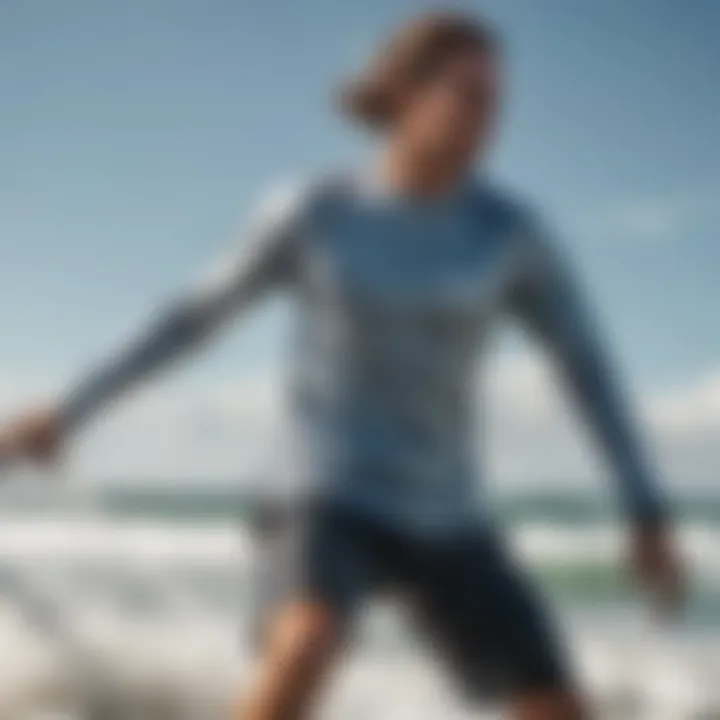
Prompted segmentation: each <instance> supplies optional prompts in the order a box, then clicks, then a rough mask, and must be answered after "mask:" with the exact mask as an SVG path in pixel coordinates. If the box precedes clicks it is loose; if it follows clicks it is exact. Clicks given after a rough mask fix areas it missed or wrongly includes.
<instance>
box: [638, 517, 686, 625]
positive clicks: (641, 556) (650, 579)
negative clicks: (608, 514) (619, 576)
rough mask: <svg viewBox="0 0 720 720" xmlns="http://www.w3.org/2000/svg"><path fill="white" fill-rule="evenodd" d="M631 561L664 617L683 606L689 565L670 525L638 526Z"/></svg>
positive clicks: (643, 586)
mask: <svg viewBox="0 0 720 720" xmlns="http://www.w3.org/2000/svg"><path fill="white" fill-rule="evenodd" d="M631 563H632V571H633V573H634V575H635V578H636V579H637V581H638V582H639V584H640V585H641V587H642V588H643V589H644V590H646V591H647V592H648V594H649V595H650V597H651V599H652V601H653V604H654V607H655V609H656V610H657V611H658V612H659V613H660V615H661V616H663V617H667V616H668V615H672V614H673V613H675V612H677V611H679V610H680V609H681V608H682V605H683V603H684V601H685V596H686V592H687V577H686V568H685V563H684V561H683V558H682V556H681V554H680V552H679V549H678V547H677V540H676V537H675V533H674V532H673V530H672V528H671V527H670V526H669V525H665V524H656V525H652V526H639V527H637V528H635V529H634V531H633V534H632V538H631Z"/></svg>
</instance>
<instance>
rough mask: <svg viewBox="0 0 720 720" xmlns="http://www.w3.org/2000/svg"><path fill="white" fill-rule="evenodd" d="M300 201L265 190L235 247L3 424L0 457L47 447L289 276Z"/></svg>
mask: <svg viewBox="0 0 720 720" xmlns="http://www.w3.org/2000/svg"><path fill="white" fill-rule="evenodd" d="M302 204H303V203H302V202H301V200H300V198H299V197H298V195H297V193H291V192H284V193H280V192H278V193H275V194H274V195H273V196H272V197H270V198H269V199H268V200H267V201H266V202H265V203H263V205H262V207H261V208H260V211H259V212H257V213H256V217H255V219H254V221H253V222H252V223H251V225H250V227H249V228H248V230H247V231H246V232H245V233H243V236H242V237H241V239H240V241H239V243H238V247H237V249H234V250H233V251H232V252H231V253H230V254H229V256H228V257H227V258H226V259H224V260H223V262H221V263H220V264H218V265H217V266H215V267H214V268H212V269H211V272H210V273H208V274H206V275H205V276H204V277H201V279H200V281H199V282H197V283H196V284H195V285H194V286H192V287H190V288H189V289H188V291H187V292H186V293H184V294H183V295H181V296H180V297H178V298H177V299H176V300H175V301H174V302H172V303H169V304H168V305H167V306H166V307H165V308H164V309H163V310H162V311H161V312H159V313H157V314H156V316H155V317H154V319H152V320H151V322H150V323H149V326H148V327H147V328H145V329H144V330H143V331H142V332H140V333H139V334H138V335H137V336H136V338H135V339H134V340H132V341H131V342H129V343H127V344H126V345H124V346H123V347H121V348H119V349H118V350H117V351H116V352H115V353H114V354H112V355H110V357H109V359H108V360H107V361H105V362H104V363H101V364H99V365H98V366H97V367H96V368H95V369H94V370H93V371H91V372H90V373H88V374H87V375H85V376H84V377H82V378H81V379H80V381H79V382H77V383H76V384H75V385H74V386H73V387H72V388H71V389H70V391H69V392H68V394H67V395H66V396H65V397H64V398H62V399H61V400H60V402H59V403H58V404H57V405H56V406H55V407H54V408H51V409H50V410H44V411H42V412H39V413H38V412H34V413H30V414H29V415H28V416H25V417H21V418H20V419H19V420H18V421H16V422H14V423H10V424H9V425H8V426H7V427H6V428H5V430H4V432H3V433H0V459H2V457H3V456H4V457H5V459H12V458H13V457H20V456H23V455H29V456H35V457H42V456H43V455H44V454H51V452H52V450H54V449H55V445H57V444H58V443H59V442H60V440H61V439H64V438H65V437H66V436H67V435H68V434H70V433H71V432H73V431H74V430H76V429H78V428H79V427H80V426H81V425H83V424H84V423H86V422H87V421H88V420H90V419H91V418H92V417H93V416H94V415H95V414H96V413H97V412H98V411H100V410H102V409H103V408H105V407H107V406H108V404H109V403H110V402H111V401H112V400H114V399H115V398H117V397H118V396H119V395H121V394H122V393H123V392H124V391H126V390H128V389H129V388H131V387H133V386H135V385H136V384H137V383H139V382H140V381H142V380H144V379H146V378H147V377H148V376H150V375H151V374H153V373H154V372H156V371H159V370H160V369H162V368H164V367H165V366H166V365H168V364H169V363H170V362H171V361H173V360H175V359H176V358H179V357H181V356H183V355H185V354H187V353H188V352H189V351H190V350H192V349H195V348H197V347H198V346H199V345H200V344H201V343H202V341H203V340H205V339H206V338H208V337H209V336H210V335H211V334H212V333H213V332H215V331H216V330H217V329H218V328H220V327H221V326H222V325H223V323H224V321H226V320H228V319H229V318H231V317H233V316H235V315H236V314H238V313H239V312H241V311H242V310H243V309H244V308H245V307H247V305H248V304H249V303H250V302H251V301H252V300H254V299H255V298H256V297H257V296H258V295H259V294H261V293H262V292H263V291H265V290H268V289H270V288H272V287H273V286H277V285H279V284H281V283H283V282H285V281H287V280H289V279H291V277H292V274H293V268H294V262H295V252H296V243H297V236H298V234H299V232H300V224H301V220H302V218H301V215H302V214H303V213H302V207H301V205H302Z"/></svg>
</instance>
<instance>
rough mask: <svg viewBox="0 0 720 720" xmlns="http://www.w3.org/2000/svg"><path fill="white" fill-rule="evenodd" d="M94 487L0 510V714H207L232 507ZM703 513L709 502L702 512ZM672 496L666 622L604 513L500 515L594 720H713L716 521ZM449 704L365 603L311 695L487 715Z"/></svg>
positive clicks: (337, 705)
mask: <svg viewBox="0 0 720 720" xmlns="http://www.w3.org/2000/svg"><path fill="white" fill-rule="evenodd" d="M232 497H233V498H235V500H234V501H233V502H230V498H231V495H229V494H227V493H225V494H223V493H218V494H213V493H212V492H209V491H205V490H202V491H201V490H193V491H192V492H186V493H182V492H179V491H167V490H166V491H152V492H150V491H148V490H147V489H145V490H142V489H135V490H130V489H126V490H117V489H115V490H113V491H112V492H110V491H108V492H106V493H104V494H103V495H102V497H100V498H99V499H98V502H94V503H92V504H91V506H83V507H82V508H79V507H78V506H77V504H73V503H70V504H68V505H67V506H65V507H58V506H57V504H56V503H55V504H53V503H50V504H46V505H45V506H44V507H39V504H38V503H30V504H27V503H25V504H22V503H18V502H16V501H13V502H10V501H8V502H5V503H1V502H0V643H1V645H0V646H1V647H2V649H3V651H2V660H1V662H2V668H0V670H1V671H0V720H5V719H7V720H30V719H31V718H32V719H36V720H39V719H40V718H46V720H49V718H57V719H59V718H74V719H77V720H80V719H82V720H113V719H114V720H141V719H142V720H155V719H157V720H160V719H165V718H167V719H168V720H169V719H170V718H173V719H176V720H184V719H186V720H200V719H202V720H213V718H225V717H227V716H228V711H229V708H230V707H231V704H232V701H233V698H234V696H235V695H236V693H237V692H238V691H239V690H240V689H241V688H242V687H243V683H244V682H247V679H248V676H249V673H250V672H251V669H252V661H253V656H252V652H251V649H250V647H249V646H248V644H247V643H246V642H245V637H246V633H245V630H246V628H245V627H244V625H245V620H246V619H247V618H246V608H247V603H248V597H249V590H250V583H251V573H250V567H251V564H252V557H253V537H252V533H251V532H250V530H249V528H248V525H247V523H246V512H247V508H246V505H245V504H244V502H241V501H238V500H237V498H236V497H235V496H234V495H233V496H232ZM712 502H714V503H715V504H714V506H713V505H712ZM712 502H711V500H707V499H706V500H705V501H701V502H694V503H691V502H688V503H686V512H685V513H684V515H683V522H682V529H681V537H682V543H683V547H684V549H685V552H686V553H687V555H688V557H689V558H690V563H691V575H692V579H693V581H694V592H693V595H692V597H691V601H690V604H689V607H688V609H687V611H686V612H685V613H684V614H683V616H682V617H681V618H678V619H677V620H676V621H675V622H674V623H673V624H672V625H671V626H668V625H663V624H660V623H658V622H657V621H655V620H654V619H653V617H652V615H651V614H650V613H648V612H647V611H646V609H645V608H644V605H643V604H642V602H641V601H640V598H637V597H635V595H634V594H633V592H632V590H631V588H630V586H629V585H628V583H627V582H626V581H625V577H624V574H623V572H622V570H621V565H620V564H619V558H620V557H621V555H622V550H623V534H622V532H621V530H620V528H619V527H618V526H617V525H616V524H615V523H614V522H613V521H612V519H611V516H610V515H608V514H606V513H604V511H603V510H599V509H597V508H595V509H592V510H588V506H587V504H585V505H583V504H582V503H580V504H579V505H575V506H573V505H572V503H568V501H567V499H564V500H558V502H557V503H555V504H554V505H553V504H552V503H550V502H549V501H548V499H547V498H545V500H544V501H543V502H540V501H535V500H532V499H531V498H529V497H521V498H515V499H514V501H513V502H512V503H507V504H506V505H505V507H504V509H503V512H504V514H505V515H506V518H507V522H508V533H509V536H510V538H511V540H512V543H513V545H514V547H515V549H516V552H517V554H518V557H519V558H520V560H521V562H523V563H524V564H525V565H526V566H527V568H528V571H529V572H532V573H533V574H534V575H535V576H536V578H537V580H538V582H539V583H540V585H541V586H542V588H543V590H544V591H545V592H546V593H547V595H548V596H549V599H550V601H551V606H552V607H553V608H554V612H555V613H556V616H557V621H558V625H559V627H560V629H561V630H562V632H563V634H564V637H565V639H566V641H567V643H568V645H569V648H570V650H571V653H572V657H573V658H574V661H575V664H576V668H577V671H578V674H579V676H580V677H581V678H582V682H583V684H584V687H585V688H586V690H587V692H588V694H589V696H590V697H591V698H592V700H593V703H594V705H595V707H596V708H597V709H598V712H599V713H600V717H604V718H608V720H610V719H612V720H625V719H626V720H632V719H638V720H641V719H645V718H647V719H648V720H671V719H673V720H691V719H693V720H700V719H703V720H709V719H711V718H720V622H719V621H720V527H719V526H718V524H717V522H716V519H715V516H714V513H713V507H715V508H718V509H720V502H716V501H715V500H712ZM494 712H495V713H496V712H497V711H495V710H493V709H490V708H487V709H477V708H475V709H472V708H467V707H463V705H462V703H461V702H460V701H459V700H458V699H457V698H456V696H455V694H454V693H453V691H452V688H451V685H450V684H449V682H448V679H447V678H446V677H445V676H444V674H443V670H442V668H441V667H438V666H436V665H435V663H434V658H433V657H432V655H431V654H428V653H427V652H426V651H425V650H424V649H423V646H422V645H421V644H419V641H418V640H417V639H416V638H415V637H413V635H412V634H411V633H409V632H408V631H407V629H406V628H405V627H404V624H403V617H402V614H401V612H399V611H398V608H395V607H393V606H392V605H390V604H374V605H372V606H371V607H368V609H367V612H366V613H365V615H364V616H363V618H362V620H361V624H360V632H359V635H358V642H357V643H356V645H354V646H353V648H352V652H351V653H349V654H348V655H347V656H346V658H345V660H344V662H343V665H342V668H341V669H340V671H339V672H338V673H337V674H336V675H335V678H334V682H333V683H332V684H331V685H330V689H329V691H328V693H327V695H326V696H325V697H324V698H323V702H322V709H321V717H322V718H327V719H328V720H335V719H337V720H353V719H354V718H357V719H358V720H360V719H361V718H373V720H384V719H386V718H387V720H404V719H405V718H408V720H409V719H411V718H412V719H414V720H424V719H425V718H427V719H428V720H431V719H432V720H434V719H435V718H438V717H443V718H447V719H448V720H453V719H456V718H457V719H460V718H485V717H488V718H490V717H496V716H497V715H494V714H493V713H494Z"/></svg>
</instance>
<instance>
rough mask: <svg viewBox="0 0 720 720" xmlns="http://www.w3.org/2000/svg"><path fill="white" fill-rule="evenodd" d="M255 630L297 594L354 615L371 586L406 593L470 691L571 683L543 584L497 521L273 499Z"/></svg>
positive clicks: (495, 693)
mask: <svg viewBox="0 0 720 720" xmlns="http://www.w3.org/2000/svg"><path fill="white" fill-rule="evenodd" d="M257 538H258V540H259V542H258V553H257V555H256V563H257V570H258V571H259V572H258V575H257V577H256V583H255V588H254V595H255V597H254V603H253V605H254V612H253V613H252V618H251V626H252V634H253V636H254V639H255V640H256V641H257V642H260V641H261V640H262V638H263V636H264V633H265V630H266V629H267V627H268V623H269V622H270V621H271V620H272V617H273V614H274V613H275V612H277V611H278V610H279V609H281V608H282V607H284V606H286V605H287V604H289V603H291V602H293V601H298V600H300V601H302V600H310V601H319V602H321V603H323V604H325V605H327V606H328V607H330V608H331V609H332V611H333V612H334V613H335V614H336V616H338V617H339V618H340V619H341V620H342V621H343V623H344V624H345V627H347V626H348V625H349V624H350V623H351V621H352V619H353V618H354V617H355V615H356V611H357V610H358V609H359V608H360V607H361V605H363V604H364V603H365V601H367V600H368V599H369V598H370V597H371V596H372V595H375V594H378V593H382V594H383V595H385V594H387V593H390V594H391V595H392V594H393V593H397V595H398V597H400V598H402V602H403V608H407V610H408V611H409V613H410V619H411V620H412V621H413V624H416V625H417V628H418V629H419V630H420V631H422V632H423V633H424V634H425V637H426V638H427V639H428V640H429V641H430V642H431V646H432V648H433V650H434V652H435V655H436V656H437V658H438V659H439V660H441V661H442V662H443V664H444V665H445V666H446V667H447V669H448V670H449V671H450V675H451V678H452V679H453V680H455V681H457V683H458V687H459V689H460V691H461V692H462V693H463V694H464V695H466V696H467V697H468V698H469V699H476V700H483V701H488V700H490V701H501V700H503V699H506V698H508V697H510V696H513V695H518V694H524V693H528V692H534V691H561V692H565V691H571V690H572V689H573V688H574V687H575V684H574V682H573V681H572V679H571V677H570V674H569V673H568V668H567V664H566V661H565V653H564V649H563V648H561V646H560V643H559V635H558V633H556V632H555V630H554V628H553V627H552V623H551V621H550V616H549V614H548V613H547V612H546V609H545V607H544V605H543V603H542V600H541V598H540V597H539V595H538V594H537V593H536V592H535V591H534V588H532V587H531V586H530V585H529V584H528V583H527V582H526V580H525V578H524V576H523V574H522V572H520V571H519V570H518V568H517V567H516V565H515V563H514V561H513V559H512V558H511V556H510V554H509V553H508V552H507V550H506V549H505V547H504V546H503V543H502V541H501V539H500V538H499V537H498V536H497V534H496V533H493V532H491V531H488V530H487V529H484V528H480V527H479V528H478V529H477V530H476V531H464V532H463V533H458V534H455V535H453V536H442V537H436V536H433V537H418V536H417V535H408V534H407V533H403V532H401V531H398V530H397V529H395V528H391V527H388V526H387V525H385V524H383V523H382V522H380V521H378V520H377V519H373V518H370V517H367V516H362V515H359V514H357V513H354V512H352V511H350V510H348V509H340V508H337V507H328V506H321V505H316V506H309V505H308V506H301V507H296V508H294V509H292V510H275V511H274V512H273V513H270V514H268V515H266V516H265V517H263V521H262V522H260V523H258V527H257Z"/></svg>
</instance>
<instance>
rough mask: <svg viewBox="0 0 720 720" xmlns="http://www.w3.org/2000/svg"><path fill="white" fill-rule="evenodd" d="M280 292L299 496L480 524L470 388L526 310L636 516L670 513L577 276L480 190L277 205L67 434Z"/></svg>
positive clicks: (309, 189)
mask: <svg viewBox="0 0 720 720" xmlns="http://www.w3.org/2000/svg"><path fill="white" fill-rule="evenodd" d="M277 288H283V289H285V290H287V291H289V292H290V293H291V294H292V295H293V297H294V300H295V302H296V304H297V310H298V313H297V324H296V327H295V343H294V352H293V358H292V359H293V362H292V384H291V391H290V393H289V395H290V398H289V399H290V402H289V417H290V421H291V422H290V423H289V426H288V432H287V436H286V442H285V444H284V446H283V448H282V452H281V453H278V454H279V455H281V456H282V463H281V465H280V467H279V468H278V469H277V475H278V479H282V480H285V481H289V487H291V488H293V490H292V492H300V493H303V494H313V493H323V494H325V495H327V496H331V497H332V498H334V499H336V500H337V501H338V502H343V503H347V504H349V505H351V506H353V507H356V508H357V509H358V510H362V511H364V512H369V513H375V514H378V515H382V516H384V517H385V518H389V519H391V520H393V521H397V522H402V523H409V524H410V525H412V526H413V527H430V526H432V527H442V528H453V527H458V526H460V525H463V524H465V523H467V522H474V521H475V520H476V518H477V515H478V508H477V498H476V479H477V475H478V469H477V467H475V465H476V464H477V463H476V453H475V445H476V441H477V435H476V429H475V428H474V427H473V422H472V417H473V415H474V408H473V398H474V394H473V393H472V391H471V388H472V384H473V383H472V381H473V377H474V373H475V369H476V366H477V361H478V359H479V358H480V357H481V356H482V355H483V340H484V338H485V337H486V336H487V334H488V331H489V329H490V328H491V327H493V326H494V325H495V323H497V321H498V320H499V319H500V318H502V317H506V316H508V315H513V316H515V317H517V318H520V319H522V321H524V322H525V323H526V324H527V325H528V326H529V327H530V328H532V329H533V330H534V331H535V333H536V334H537V335H539V336H540V337H541V338H542V339H543V340H544V342H545V344H546V345H547V346H548V347H549V349H550V351H551V353H552V355H553V356H554V357H555V358H556V359H557V362H558V366H559V367H560V368H561V370H562V373H563V375H564V377H565V378H566V379H567V381H568V384H569V386H570V388H571V389H572V391H573V394H574V395H575V397H576V398H577V399H578V401H579V405H580V406H581V407H582V408H583V409H584V413H585V416H586V417H587V419H588V421H589V422H590V424H591V426H592V428H593V429H594V430H595V431H596V434H597V436H598V437H599V439H600V441H601V445H602V446H603V447H604V449H605V450H606V451H607V454H608V457H609V459H610V460H611V461H612V463H613V466H614V469H615V471H616V473H615V474H616V476H617V478H618V480H619V487H620V489H621V494H622V497H623V499H624V500H625V504H626V507H627V508H628V511H629V512H630V513H631V514H632V515H633V516H635V517H637V518H641V519H642V518H654V517H655V516H656V515H657V514H658V513H659V512H660V502H659V496H658V493H657V491H656V488H655V487H654V486H653V483H652V482H651V479H650V476H649V473H648V471H647V469H646V466H645V463H644V458H643V457H642V452H641V450H640V448H639V445H638V442H637V441H636V439H635V437H634V434H633V428H632V427H631V423H630V422H629V421H628V419H627V415H626V410H625V408H624V407H623V403H622V392H620V391H619V390H618V389H617V387H616V382H615V380H614V377H613V373H612V372H611V371H610V370H609V369H608V367H607V363H606V360H605V358H604V357H603V352H602V344H601V343H599V342H598V340H597V338H596V334H595V332H594V329H593V327H592V323H591V322H590V320H589V319H588V317H587V314H586V312H585V311H584V310H583V308H582V307H581V305H582V303H581V300H580V299H579V298H578V293H577V291H576V290H575V289H574V287H573V285H572V282H571V280H570V278H569V277H568V272H567V270H566V269H565V268H564V267H563V263H562V262H561V261H560V260H559V259H558V257H557V252H556V251H555V250H554V249H553V248H552V247H551V244H550V243H549V242H548V241H547V240H546V238H545V233H544V232H543V230H542V229H541V228H540V227H539V223H538V222H537V221H536V220H535V218H534V216H533V214H532V213H530V212H529V211H528V210H527V209H526V208H524V207H523V206H522V205H521V204H519V203H517V202H515V201H514V200H511V199H510V198H508V197H507V196H506V195H505V194H503V193H501V192H499V191H497V190H495V189H493V188H491V187H489V185H488V184H487V183H485V182H481V181H472V182H466V183H462V184H460V185H459V186H458V188H457V189H456V191H455V192H453V193H451V194H449V195H448V196H447V197H444V198H443V199H442V200H438V201H428V202H419V201H415V200H412V199H410V198H408V197H401V196H397V195H393V194H392V193H389V192H386V191H384V190H381V189H379V188H378V187H377V186H373V185H371V184H368V183H366V182H364V181H361V180H357V179H350V178H347V177H345V178H342V179H335V180H332V181H327V180H326V181H322V182H313V183H308V184H306V185H305V186H304V187H301V188H299V189H295V190H293V191H289V192H283V193H275V195H274V196H273V198H272V199H271V200H270V201H269V202H267V203H265V205H264V206H263V208H262V210H261V211H260V212H259V213H258V216H257V218H256V220H255V222H254V223H253V224H252V226H251V228H250V229H249V230H248V231H247V232H246V233H245V234H244V236H243V238H242V240H241V242H240V244H239V248H238V250H237V251H236V252H233V253H232V254H231V256H230V257H229V258H227V259H226V260H225V261H224V262H222V263H220V265H218V266H217V267H216V268H215V269H214V270H213V271H212V272H211V273H210V274H209V275H207V276H206V277H204V278H203V279H202V281H201V282H200V283H198V284H197V285H196V286H195V287H193V288H191V289H190V290H189V291H188V292H187V293H186V294H185V295H184V296H183V297H181V298H180V299H178V300H177V301H176V302H175V303H173V304H171V305H170V306H169V307H168V308H167V309H166V310H165V312H163V313H161V314H160V316H159V317H158V318H157V319H156V320H155V322H154V323H151V324H150V327H149V328H148V329H147V330H146V331H145V332H144V333H142V334H141V335H140V337H139V338H138V339H137V340H136V341H135V342H134V343H131V344H129V345H127V346H126V347H123V348H121V350H120V351H119V352H117V353H115V355H114V356H112V360H111V361H110V362H108V363H105V364H103V365H101V366H100V367H98V368H97V369H96V370H95V371H94V372H92V373H90V374H89V375H88V376H86V377H85V378H84V379H83V380H82V381H81V382H80V383H79V384H78V385H77V386H76V387H75V388H74V389H73V390H72V392H71V393H70V394H69V395H68V397H67V398H66V399H65V402H64V403H63V417H64V421H65V423H66V424H67V426H68V428H75V427H77V426H79V425H81V424H82V423H84V422H85V421H86V420H88V419H89V418H90V417H91V416H92V415H93V414H94V413H95V412H96V411H97V410H98V409H99V408H102V407H103V406H105V405H106V404H107V403H108V401H110V400H111V399H112V398H114V397H115V396H117V395H118V394H120V393H121V392H123V391H124V390H125V389H126V388H128V387H129V386H131V385H133V384H135V383H137V382H138V381H139V380H141V379H143V378H145V377H146V376H148V375H149V374H151V373H152V372H153V371H155V370H157V369H160V368H161V367H163V366H164V365H165V364H166V363H168V362H169V361H170V360H172V359H173V358H175V357H176V356H179V355H181V354H183V353H186V352H187V351H189V350H191V349H194V348H196V347H197V346H198V345H199V344H200V343H201V341H203V340H204V339H205V338H206V337H208V336H210V335H211V334H212V333H213V332H215V331H216V330H217V329H218V328H221V327H222V326H223V324H224V322H225V321H226V320H227V319H229V318H231V317H233V316H235V315H237V314H238V313H240V312H242V311H243V310H244V309H245V308H246V307H247V306H249V305H250V304H251V303H253V302H254V301H255V300H256V299H257V298H258V297H259V296H260V295H261V294H264V293H265V292H266V291H268V290H271V289H277Z"/></svg>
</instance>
